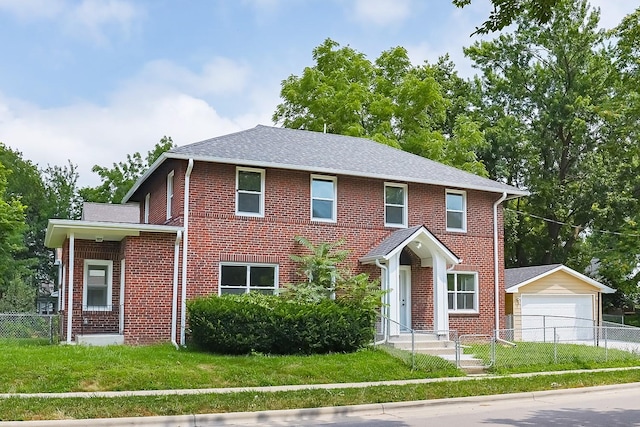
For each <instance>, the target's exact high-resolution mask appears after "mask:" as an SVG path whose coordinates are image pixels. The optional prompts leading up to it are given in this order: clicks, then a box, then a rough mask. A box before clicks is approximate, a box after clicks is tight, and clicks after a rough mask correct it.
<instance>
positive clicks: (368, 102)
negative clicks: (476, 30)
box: [273, 39, 486, 175]
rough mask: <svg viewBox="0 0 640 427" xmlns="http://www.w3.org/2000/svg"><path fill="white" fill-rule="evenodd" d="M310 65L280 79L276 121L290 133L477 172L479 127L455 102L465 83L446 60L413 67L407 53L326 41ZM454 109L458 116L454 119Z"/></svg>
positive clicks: (480, 144)
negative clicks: (396, 151)
mask: <svg viewBox="0 0 640 427" xmlns="http://www.w3.org/2000/svg"><path fill="white" fill-rule="evenodd" d="M313 59H314V61H315V65H314V66H313V67H307V68H305V69H304V71H303V72H302V75H301V76H296V75H291V76H289V77H288V78H287V79H285V80H284V81H283V82H282V89H281V92H280V96H281V98H282V99H283V102H282V103H281V104H279V105H278V106H277V108H276V111H275V113H274V115H273V121H274V122H275V123H281V124H282V125H283V126H284V127H288V128H294V129H307V130H314V131H320V132H322V131H327V132H330V133H336V134H342V135H350V136H358V137H365V138H370V139H373V140H374V141H377V142H380V143H383V144H387V145H390V146H393V147H396V148H401V149H403V150H405V151H409V152H411V153H414V154H418V155H421V156H424V157H428V158H430V159H432V160H436V161H439V162H441V163H444V164H448V165H451V166H455V167H458V168H461V169H464V170H467V171H470V172H473V173H476V174H479V175H486V170H485V168H484V165H483V164H482V162H481V161H479V160H478V159H477V157H476V155H475V151H476V150H479V149H480V148H482V147H484V145H485V140H484V137H483V135H482V133H481V132H480V129H479V127H478V125H477V123H475V122H474V121H473V120H472V119H471V118H470V117H469V116H468V115H466V114H465V113H466V112H467V109H468V108H469V103H468V102H467V103H465V102H461V99H464V98H460V97H458V95H459V94H460V93H463V92H464V91H465V90H466V89H468V88H467V87H466V84H465V83H464V81H463V80H462V79H460V78H458V76H457V74H456V73H455V71H454V70H453V64H451V63H450V62H449V61H448V59H447V58H442V59H441V60H440V61H439V62H438V63H437V64H436V65H429V64H425V65H421V66H413V65H412V64H411V62H410V61H409V57H408V55H407V51H406V49H404V48H402V47H396V48H392V49H390V50H387V51H385V52H382V54H381V55H380V56H379V57H378V58H377V59H376V60H375V61H374V62H372V61H370V60H368V59H367V58H366V57H365V55H364V54H362V53H360V52H357V51H356V50H354V49H352V48H350V47H348V46H346V47H340V45H339V44H338V43H337V42H335V41H333V40H331V39H327V40H325V41H324V43H322V44H321V45H320V46H318V47H316V48H315V49H314V50H313ZM454 111H455V116H454V115H453V114H451V113H452V112H454Z"/></svg>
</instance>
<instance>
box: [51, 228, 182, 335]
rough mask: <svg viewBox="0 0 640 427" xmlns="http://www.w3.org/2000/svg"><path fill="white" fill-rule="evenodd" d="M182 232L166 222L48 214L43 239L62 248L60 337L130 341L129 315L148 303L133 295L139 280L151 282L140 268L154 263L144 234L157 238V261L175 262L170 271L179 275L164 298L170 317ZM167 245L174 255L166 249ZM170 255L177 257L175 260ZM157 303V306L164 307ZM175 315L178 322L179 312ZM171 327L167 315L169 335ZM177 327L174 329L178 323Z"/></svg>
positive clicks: (173, 300) (138, 314)
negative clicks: (144, 244) (143, 250)
mask: <svg viewBox="0 0 640 427" xmlns="http://www.w3.org/2000/svg"><path fill="white" fill-rule="evenodd" d="M181 233H182V227H175V226H165V225H153V224H139V223H122V222H108V221H88V220H50V221H49V225H48V228H47V234H46V238H45V244H46V245H47V246H48V247H50V248H62V257H61V260H60V263H61V268H60V270H59V271H60V274H61V277H60V278H59V280H60V292H59V303H60V305H59V306H60V314H61V324H62V331H61V337H62V340H63V341H64V342H65V343H68V344H73V343H78V344H93V345H108V344H122V343H125V342H128V341H129V339H128V338H127V337H128V334H130V331H129V330H128V324H129V321H128V317H127V316H140V315H141V314H140V313H136V311H137V310H138V305H139V304H141V303H144V301H142V302H141V301H140V298H139V297H137V296H136V295H135V294H136V293H137V292H138V291H137V289H138V288H139V283H148V282H153V280H152V278H151V277H150V276H146V275H145V272H144V271H143V270H142V269H141V268H139V266H140V265H144V264H145V263H146V264H148V265H150V266H151V267H152V268H153V264H152V262H153V259H152V258H151V259H150V258H149V257H147V256H146V254H143V253H141V252H140V250H139V248H140V247H141V246H142V245H140V239H144V240H146V241H148V240H152V241H153V242H154V243H155V245H154V246H155V247H153V248H152V251H154V250H155V251H156V260H157V262H158V264H167V261H169V263H170V265H171V267H175V272H176V274H173V272H172V270H169V271H168V273H167V274H168V276H169V278H170V277H171V276H172V275H173V276H175V277H176V280H175V282H173V281H171V280H169V283H166V286H168V289H169V292H168V295H167V298H166V301H164V302H163V303H162V305H163V306H164V305H167V306H168V309H167V310H164V309H163V311H168V314H167V317H171V314H172V310H171V306H172V303H174V304H175V303H177V296H176V297H174V298H173V299H172V296H171V286H172V284H173V285H174V287H175V292H176V293H177V284H178V283H177V259H178V256H179V251H178V242H179V241H180V237H181ZM172 235H173V237H172ZM154 236H156V237H154ZM162 236H164V237H162ZM174 241H175V242H176V243H175V251H174V250H173V249H174V244H173V242H174ZM167 248H169V250H170V251H171V252H172V255H173V257H167V256H166V255H165V253H166V252H167ZM151 253H152V254H153V252H151ZM167 258H174V259H175V262H172V261H171V259H169V260H167ZM167 274H165V275H167ZM163 285H165V284H164V283H163ZM141 305H142V304H141ZM153 309H154V308H153V307H151V310H153ZM155 309H156V311H157V310H159V309H160V308H158V307H156V308H155ZM175 311H176V312H177V309H176V310H175ZM173 314H174V316H175V315H176V313H173ZM173 320H174V325H175V317H174V319H173ZM170 329H171V322H170V321H167V324H166V331H167V332H166V334H167V338H168V335H169V330H170ZM173 330H174V334H175V327H174V328H173Z"/></svg>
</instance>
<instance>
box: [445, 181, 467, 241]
mask: <svg viewBox="0 0 640 427" xmlns="http://www.w3.org/2000/svg"><path fill="white" fill-rule="evenodd" d="M446 205H447V231H459V232H466V231H467V193H466V192H465V191H460V190H447V191H446Z"/></svg>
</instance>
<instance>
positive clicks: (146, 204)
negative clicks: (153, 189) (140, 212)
mask: <svg viewBox="0 0 640 427" xmlns="http://www.w3.org/2000/svg"><path fill="white" fill-rule="evenodd" d="M150 200H151V193H147V195H146V196H144V223H145V224H149V201H150Z"/></svg>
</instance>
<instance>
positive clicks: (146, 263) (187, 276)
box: [46, 126, 526, 344]
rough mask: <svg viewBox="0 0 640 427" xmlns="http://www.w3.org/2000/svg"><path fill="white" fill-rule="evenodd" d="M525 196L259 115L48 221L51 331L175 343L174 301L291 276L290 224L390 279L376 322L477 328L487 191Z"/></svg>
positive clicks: (490, 220)
mask: <svg viewBox="0 0 640 427" xmlns="http://www.w3.org/2000/svg"><path fill="white" fill-rule="evenodd" d="M524 194H526V192H524V191H521V190H519V189H517V188H514V187H511V186H508V185H505V184H502V183H499V182H495V181H492V180H489V179H485V178H482V177H478V176H476V175H473V174H469V173H466V172H463V171H460V170H458V169H455V168H452V167H449V166H445V165H442V164H439V163H437V162H433V161H431V160H428V159H425V158H422V157H419V156H415V155H412V154H410V153H406V152H404V151H401V150H397V149H395V148H391V147H388V146H385V145H382V144H379V143H376V142H373V141H370V140H367V139H363V138H354V137H347V136H340V135H333V134H323V133H317V132H309V131H300V130H291V129H283V128H274V127H267V126H257V127H255V128H253V129H249V130H246V131H242V132H238V133H234V134H230V135H225V136H221V137H217V138H213V139H209V140H206V141H202V142H198V143H195V144H191V145H186V146H183V147H179V148H176V149H173V150H171V151H169V152H167V153H165V154H163V155H162V156H161V157H160V158H159V159H158V160H157V161H156V162H155V163H154V164H153V165H152V166H151V168H150V169H149V170H148V171H147V172H146V173H145V174H144V176H143V177H142V178H141V179H140V180H138V182H137V183H136V184H135V185H134V187H133V188H132V189H131V190H130V191H129V193H128V194H127V195H126V196H125V199H124V201H123V202H125V203H126V204H125V205H122V206H116V205H111V206H102V207H101V206H100V205H97V206H90V208H91V209H89V212H88V213H87V212H86V213H85V216H84V218H83V220H80V221H70V220H55V219H53V220H50V222H49V227H48V230H47V236H46V244H47V245H48V246H49V247H52V248H58V247H61V248H62V249H63V250H62V254H63V255H62V260H61V265H62V267H61V271H62V274H61V292H60V298H61V302H60V312H61V313H62V315H63V336H64V339H65V340H66V341H68V342H73V341H80V342H82V341H83V340H86V339H90V338H91V337H95V336H100V337H102V338H105V337H106V339H107V341H108V342H125V343H131V344H137V343H151V342H158V341H169V340H171V341H172V342H174V344H182V343H184V340H185V333H186V332H185V331H186V328H187V325H186V318H185V317H186V316H185V301H187V300H188V299H190V298H193V297H195V296H199V295H207V294H211V293H214V294H225V293H242V292H248V291H253V290H256V291H261V292H275V290H276V289H278V287H279V286H281V285H282V284H285V283H291V282H295V281H297V280H299V278H298V277H297V276H296V274H295V270H296V266H295V265H294V264H293V263H292V261H291V260H290V259H289V255H290V254H292V253H298V254H300V253H303V248H302V247H300V245H298V244H296V243H295V241H294V237H295V236H297V235H301V236H304V237H306V238H308V239H310V240H311V241H313V242H316V243H319V242H334V241H337V240H338V239H340V238H344V239H346V248H347V249H349V250H350V251H351V255H350V258H349V259H348V260H347V262H348V264H349V267H350V268H351V269H352V270H353V271H354V272H361V271H364V272H367V273H369V274H370V275H371V276H372V277H374V278H380V279H381V282H382V286H383V287H384V288H385V289H389V293H388V296H387V298H388V299H387V307H386V309H385V312H386V314H387V315H388V316H389V317H390V318H391V319H392V320H393V322H391V326H390V328H389V330H388V331H387V333H388V334H391V335H397V334H399V333H402V332H403V330H408V329H409V328H412V329H419V330H432V331H440V334H447V333H448V331H449V330H457V331H459V332H460V333H488V332H490V331H491V330H492V329H493V328H494V327H495V326H496V324H498V325H499V322H500V319H501V318H502V315H503V314H504V304H503V298H504V296H503V295H504V284H503V273H504V268H503V234H502V230H503V226H502V206H501V203H502V202H503V201H504V200H505V199H507V198H513V197H519V196H521V195H524ZM124 209H126V210H127V215H122V214H121V213H122V211H123V210H124ZM134 217H135V218H134ZM70 308H72V309H70ZM102 334H107V335H102Z"/></svg>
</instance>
